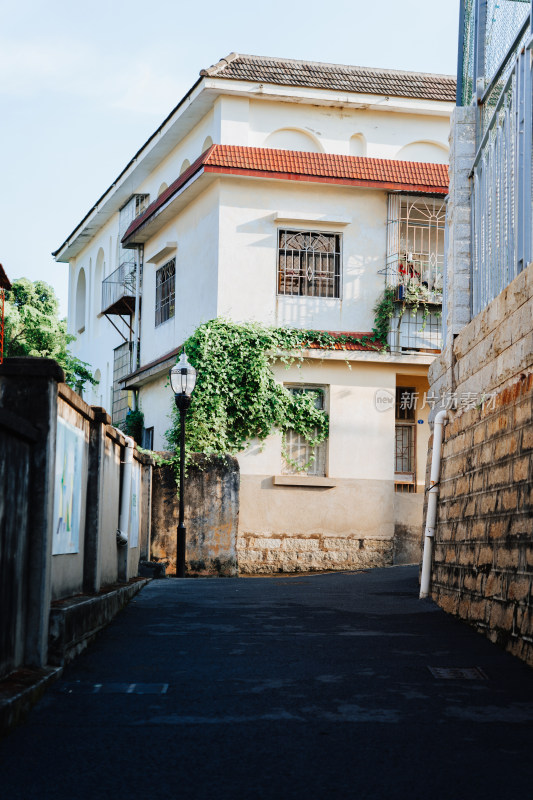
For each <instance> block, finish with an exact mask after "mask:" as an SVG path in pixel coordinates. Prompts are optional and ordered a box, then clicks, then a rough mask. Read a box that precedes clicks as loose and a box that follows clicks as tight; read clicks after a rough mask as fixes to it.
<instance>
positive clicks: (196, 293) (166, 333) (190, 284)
mask: <svg viewBox="0 0 533 800" xmlns="http://www.w3.org/2000/svg"><path fill="white" fill-rule="evenodd" d="M218 235H219V189H218V184H217V183H215V184H213V185H211V186H210V187H209V188H207V189H206V190H205V191H204V192H203V193H202V194H201V195H199V196H198V197H197V198H196V200H195V201H194V202H193V203H191V204H190V205H188V206H187V207H186V208H185V209H184V210H183V212H182V213H181V214H180V215H179V216H177V217H175V219H174V220H173V221H172V222H170V223H168V224H167V225H165V227H164V228H163V229H162V230H161V231H159V233H158V234H157V235H156V236H154V237H153V238H152V239H150V240H149V242H147V244H146V246H145V258H144V275H143V309H142V341H141V363H142V364H147V363H149V362H150V361H152V360H154V359H156V358H158V356H161V355H163V354H165V353H168V352H169V351H170V350H172V349H173V348H175V347H177V346H178V345H180V344H182V343H183V342H184V341H185V339H186V338H187V337H188V336H190V334H191V333H192V332H193V331H194V330H195V328H197V327H198V325H199V324H200V323H202V322H206V321H207V320H209V319H212V318H213V317H216V316H217V299H216V298H217V282H218V280H219V278H218V277H217V264H218V246H219V245H218ZM174 241H175V242H177V251H176V253H175V255H176V283H175V290H176V311H175V315H174V316H173V317H171V318H170V319H169V320H167V321H166V322H163V323H162V324H161V325H158V326H157V327H156V325H155V280H156V272H157V270H158V269H159V268H160V267H161V266H163V265H164V264H165V263H166V261H167V260H168V259H169V258H171V257H172V256H171V255H170V256H167V257H166V258H164V259H162V260H161V261H158V262H157V263H156V264H151V263H148V259H150V258H151V256H152V255H153V254H154V253H157V252H158V251H159V250H161V249H162V248H163V247H165V245H166V244H167V242H174Z"/></svg>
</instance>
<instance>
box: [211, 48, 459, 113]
mask: <svg viewBox="0 0 533 800" xmlns="http://www.w3.org/2000/svg"><path fill="white" fill-rule="evenodd" d="M200 75H201V76H204V77H215V78H227V79H230V80H237V81H254V82H258V83H271V84H275V85H278V86H279V85H281V86H305V87H308V88H316V89H333V90H336V91H342V92H358V93H364V94H377V95H389V96H390V95H392V96H394V97H416V98H421V99H427V100H443V101H448V102H452V103H455V92H456V80H455V77H454V76H452V75H432V74H429V73H425V72H405V71H402V70H396V69H375V68H370V67H355V66H349V65H344V64H325V63H320V62H315V61H297V60H295V59H292V58H271V57H265V56H253V55H252V56H251V55H241V54H239V53H231V54H230V55H229V56H227V57H226V58H223V59H222V60H221V61H219V62H218V64H215V65H214V66H212V67H210V68H209V69H203V70H202V71H201V72H200Z"/></svg>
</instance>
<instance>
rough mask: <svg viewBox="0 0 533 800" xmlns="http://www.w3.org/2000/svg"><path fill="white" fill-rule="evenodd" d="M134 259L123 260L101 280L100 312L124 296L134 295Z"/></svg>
mask: <svg viewBox="0 0 533 800" xmlns="http://www.w3.org/2000/svg"><path fill="white" fill-rule="evenodd" d="M135 275H136V266H135V259H134V258H132V259H131V260H130V261H124V262H123V263H122V264H121V265H120V266H119V267H118V268H117V269H116V270H115V271H114V272H112V273H111V274H110V275H108V276H107V278H104V280H103V281H102V312H105V311H107V310H108V309H109V308H112V307H113V306H115V305H116V304H117V303H119V302H120V301H121V300H123V299H124V298H126V297H135Z"/></svg>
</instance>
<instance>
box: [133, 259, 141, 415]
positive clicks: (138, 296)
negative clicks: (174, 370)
mask: <svg viewBox="0 0 533 800" xmlns="http://www.w3.org/2000/svg"><path fill="white" fill-rule="evenodd" d="M141 263H142V258H141V248H140V247H138V248H137V249H136V250H135V323H134V330H133V372H136V370H137V360H138V357H139V330H140V324H141ZM135 408H138V395H137V392H135Z"/></svg>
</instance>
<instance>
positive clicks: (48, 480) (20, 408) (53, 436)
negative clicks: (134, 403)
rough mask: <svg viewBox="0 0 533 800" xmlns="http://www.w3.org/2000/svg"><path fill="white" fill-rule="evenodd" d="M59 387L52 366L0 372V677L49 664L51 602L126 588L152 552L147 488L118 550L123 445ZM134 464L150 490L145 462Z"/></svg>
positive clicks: (5, 367)
mask: <svg viewBox="0 0 533 800" xmlns="http://www.w3.org/2000/svg"><path fill="white" fill-rule="evenodd" d="M63 380H64V375H63V372H62V370H61V369H60V368H59V366H58V365H57V364H56V363H55V362H54V361H51V360H49V359H40V358H36V359H31V358H14V359H6V360H5V361H4V363H3V364H2V365H0V488H1V489H2V492H1V494H0V526H1V527H0V530H1V531H2V547H0V578H1V588H0V618H1V619H3V620H9V624H8V625H7V626H6V628H4V627H3V626H2V628H3V632H2V635H1V636H0V675H2V673H5V672H6V671H10V670H11V669H16V668H17V667H18V666H20V665H22V664H28V665H36V666H43V665H44V664H46V663H47V653H48V635H49V625H48V621H49V613H50V605H51V603H52V602H53V601H56V602H57V601H60V602H63V601H64V600H65V598H69V597H72V596H73V595H81V594H83V593H85V594H93V595H95V594H98V593H99V592H101V591H102V590H103V589H105V587H106V586H107V585H109V584H115V583H116V582H117V581H122V582H124V581H128V580H130V579H131V578H132V577H134V576H136V575H138V565H139V558H140V554H141V552H142V551H143V550H144V552H146V551H147V549H148V544H147V538H148V537H149V521H150V517H149V514H150V505H149V502H148V498H149V491H148V489H147V488H146V487H145V488H144V490H143V491H142V492H140V493H141V494H142V495H144V497H145V498H147V499H146V501H145V504H146V507H144V506H143V505H142V504H141V508H140V517H139V535H138V537H137V539H136V541H135V539H134V537H133V530H132V525H131V519H130V523H129V524H128V526H126V532H127V533H128V537H129V545H130V546H128V547H127V548H125V549H123V550H119V549H118V548H117V537H116V532H117V527H118V520H119V513H120V504H121V502H123V498H124V491H123V486H122V485H121V475H122V473H123V462H124V450H125V446H126V440H125V438H124V436H122V434H120V432H118V431H116V430H115V429H114V428H112V427H111V425H110V419H109V417H108V415H107V414H106V413H105V411H104V410H103V409H100V408H91V407H90V406H88V405H87V404H86V403H85V402H84V401H83V400H82V399H81V398H80V397H79V396H78V395H77V394H75V393H74V392H73V391H72V390H71V389H69V387H68V386H66V384H64V383H63ZM13 409H16V414H15V413H14V412H13ZM65 430H67V431H69V433H65ZM63 442H66V444H65V446H63V444H62V443H63ZM74 442H75V444H74ZM134 459H135V462H136V463H137V464H138V467H137V468H138V469H139V470H141V471H142V472H143V478H144V482H145V483H148V484H149V483H150V470H151V460H150V459H149V458H148V457H147V456H145V455H142V454H140V453H136V454H135V456H134ZM71 487H72V488H71ZM143 508H144V516H143ZM128 511H129V508H128ZM147 517H148V519H147ZM119 556H120V557H119ZM121 562H122V563H123V564H124V566H123V567H121Z"/></svg>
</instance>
